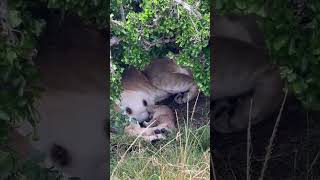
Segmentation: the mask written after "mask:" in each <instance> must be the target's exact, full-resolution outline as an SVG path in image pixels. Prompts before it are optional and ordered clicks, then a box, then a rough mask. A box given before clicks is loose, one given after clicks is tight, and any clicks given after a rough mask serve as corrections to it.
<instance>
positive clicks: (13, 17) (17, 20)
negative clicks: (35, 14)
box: [8, 10, 22, 28]
mask: <svg viewBox="0 0 320 180" xmlns="http://www.w3.org/2000/svg"><path fill="white" fill-rule="evenodd" d="M8 20H9V24H10V25H11V26H12V27H13V28H16V27H18V26H19V25H20V24H21V23H22V19H21V17H20V13H19V11H17V10H11V11H9V15H8Z"/></svg>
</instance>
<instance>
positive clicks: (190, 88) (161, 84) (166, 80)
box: [152, 73, 198, 104]
mask: <svg viewBox="0 0 320 180" xmlns="http://www.w3.org/2000/svg"><path fill="white" fill-rule="evenodd" d="M152 84H153V85H154V86H156V87H157V88H159V89H162V90H164V91H166V92H168V93H171V94H178V93H180V94H178V95H177V96H176V97H175V101H176V102H177V103H179V104H182V103H186V102H187V101H188V100H192V99H193V98H194V97H195V96H196V95H197V93H198V88H197V85H196V83H195V82H194V80H193V78H192V77H191V76H188V75H186V74H181V73H165V74H162V75H161V76H159V77H154V78H153V79H152Z"/></svg>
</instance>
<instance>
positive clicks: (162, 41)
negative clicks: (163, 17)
mask: <svg viewBox="0 0 320 180" xmlns="http://www.w3.org/2000/svg"><path fill="white" fill-rule="evenodd" d="M175 41H176V39H175V38H173V39H164V38H160V39H158V40H156V41H154V42H149V41H147V40H145V39H142V42H143V46H144V48H145V49H147V50H148V49H150V48H151V47H153V46H156V45H159V44H167V43H170V42H175Z"/></svg>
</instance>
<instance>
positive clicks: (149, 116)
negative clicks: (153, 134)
mask: <svg viewBox="0 0 320 180" xmlns="http://www.w3.org/2000/svg"><path fill="white" fill-rule="evenodd" d="M148 113H149V112H148ZM152 118H153V115H152V114H151V113H149V115H148V119H146V122H150V121H151V119H152Z"/></svg>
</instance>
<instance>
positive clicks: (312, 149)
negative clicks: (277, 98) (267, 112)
mask: <svg viewBox="0 0 320 180" xmlns="http://www.w3.org/2000/svg"><path fill="white" fill-rule="evenodd" d="M319 115H320V113H319V112H307V111H305V110H303V108H302V107H301V105H299V103H297V102H296V101H295V100H292V101H290V102H288V103H287V105H286V106H285V109H284V112H283V115H282V118H281V120H280V125H279V128H278V131H277V134H276V138H275V144H274V145H273V148H272V149H273V150H272V154H271V158H270V159H269V163H268V168H267V170H266V173H265V178H264V179H265V180H267V179H270V180H289V179H290V180H295V179H296V180H300V179H306V180H314V179H320V160H319V158H320V154H319V152H320V121H319ZM275 120H276V115H275V116H274V117H272V118H271V119H270V120H266V121H264V122H262V123H260V124H258V125H256V126H254V127H253V128H252V136H251V137H252V143H251V148H252V152H251V170H250V174H251V179H258V177H259V175H260V172H261V167H262V164H263V161H264V156H265V153H266V147H267V145H268V143H269V139H270V136H271V134H272V131H273V127H274V124H275ZM211 134H213V137H211V147H213V148H212V149H211V150H212V152H213V159H214V160H213V163H214V167H215V173H216V175H217V179H223V180H229V179H230V180H231V179H237V180H241V179H246V167H247V165H246V163H247V155H246V153H247V149H246V147H247V133H246V131H244V132H240V133H233V134H219V133H217V132H212V133H211Z"/></svg>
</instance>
